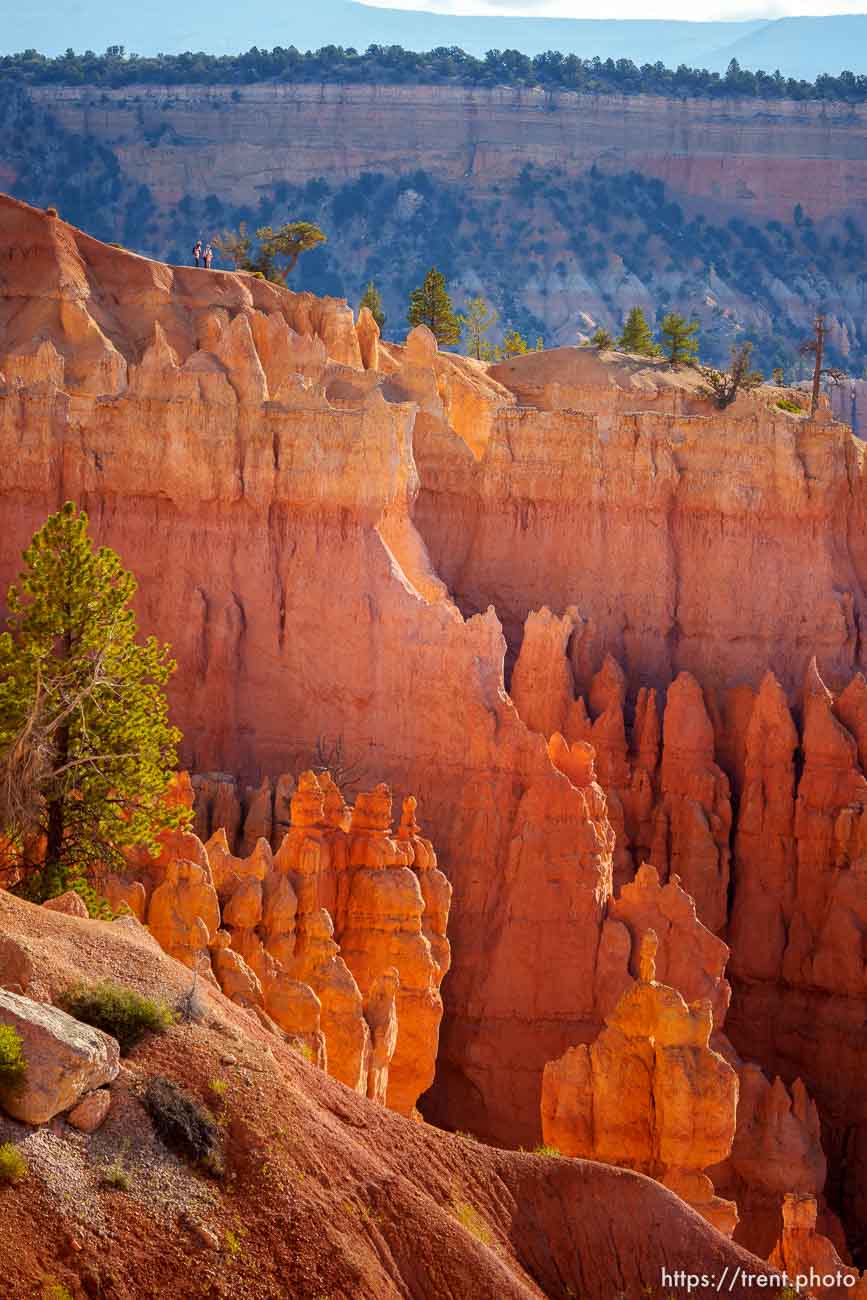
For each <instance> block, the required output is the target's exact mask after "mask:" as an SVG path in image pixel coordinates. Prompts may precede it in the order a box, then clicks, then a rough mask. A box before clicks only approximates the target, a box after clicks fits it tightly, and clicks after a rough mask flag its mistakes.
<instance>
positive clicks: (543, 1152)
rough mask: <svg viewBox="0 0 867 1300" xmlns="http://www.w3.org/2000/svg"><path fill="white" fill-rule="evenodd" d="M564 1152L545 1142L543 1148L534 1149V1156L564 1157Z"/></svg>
mask: <svg viewBox="0 0 867 1300" xmlns="http://www.w3.org/2000/svg"><path fill="white" fill-rule="evenodd" d="M562 1154H563V1152H562V1151H561V1150H560V1148H559V1147H553V1146H550V1145H549V1143H547V1142H543V1143H542V1144H541V1146H538V1147H534V1148H533V1155H534V1156H562Z"/></svg>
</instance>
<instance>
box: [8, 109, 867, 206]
mask: <svg viewBox="0 0 867 1300" xmlns="http://www.w3.org/2000/svg"><path fill="white" fill-rule="evenodd" d="M31 93H32V95H33V98H34V100H35V102H36V103H37V104H42V105H44V106H46V107H50V108H51V110H52V112H53V113H54V114H55V115H56V117H57V119H58V120H59V122H60V123H61V125H62V126H63V127H64V128H65V129H66V130H69V131H73V132H75V133H76V134H84V135H91V136H93V138H94V139H95V140H97V141H98V142H99V143H100V144H103V145H107V146H108V147H110V148H112V149H115V150H117V152H118V155H119V157H120V158H121V161H122V163H123V166H124V168H125V169H126V170H127V171H128V172H130V174H131V175H132V176H134V177H135V178H136V179H137V180H138V181H140V182H144V183H146V184H147V185H148V186H149V187H150V188H151V190H152V191H153V193H154V196H155V198H156V199H157V201H158V202H159V203H177V202H178V200H179V199H181V198H182V197H183V196H184V195H185V194H190V195H193V196H200V197H204V196H205V195H207V194H212V193H217V194H220V195H221V196H223V197H225V198H228V199H229V200H231V201H233V202H236V203H244V202H249V200H250V198H251V195H253V194H254V193H256V192H257V191H261V190H262V189H264V188H266V187H267V186H269V185H271V184H273V182H274V181H275V180H279V179H281V178H291V179H292V181H293V183H295V182H298V181H300V182H302V183H303V182H304V181H306V180H313V179H315V178H317V177H320V176H326V177H328V178H329V179H334V180H338V181H341V180H348V179H350V178H352V177H355V176H358V175H359V174H360V173H362V172H366V171H367V172H379V171H395V172H405V173H408V174H411V173H413V172H414V171H416V170H418V168H419V166H424V168H425V169H426V170H427V171H429V172H430V173H431V175H433V176H435V177H437V178H439V179H443V180H461V181H463V182H465V183H469V185H470V186H471V187H479V186H481V187H482V188H484V187H490V186H492V185H495V184H496V183H497V182H502V181H504V180H508V179H510V178H512V177H514V176H516V175H517V173H518V172H520V171H521V168H522V167H523V166H524V164H525V163H527V162H530V163H533V164H534V165H536V166H538V167H540V168H550V167H553V166H559V167H562V168H563V169H564V171H565V173H566V175H567V176H568V175H575V174H578V173H580V172H584V171H586V170H587V169H588V168H590V167H591V166H592V165H593V164H594V163H596V164H598V165H600V166H602V167H603V168H604V169H607V170H611V171H622V172H628V171H630V170H632V169H635V170H638V171H641V172H645V173H647V174H649V175H651V176H656V177H659V179H660V180H663V181H665V182H666V183H667V184H669V185H671V187H672V188H673V189H674V190H676V191H678V192H679V193H682V194H683V195H685V196H688V197H691V198H694V199H697V200H699V201H700V202H701V203H702V204H704V205H705V208H706V210H707V211H708V212H711V211H714V212H716V211H717V210H718V209H719V206H720V205H723V206H728V207H730V208H731V210H732V211H735V210H737V211H739V212H747V213H753V214H760V215H762V216H764V217H777V218H782V219H784V220H787V219H788V218H789V217H790V216H791V212H792V209H793V207H794V206H795V204H796V203H800V204H801V205H802V206H803V207H804V208H806V209H807V210H808V211H809V212H810V213H811V214H812V215H813V216H814V217H818V218H821V217H824V216H826V215H827V214H828V213H831V212H835V211H838V210H840V209H841V208H848V207H854V206H856V205H857V204H858V203H863V202H864V200H865V199H867V162H865V161H864V158H863V150H862V149H861V146H860V139H861V134H862V132H863V130H864V126H865V121H867V109H865V108H864V106H863V105H856V106H850V105H839V104H822V103H795V102H788V101H783V102H780V103H776V102H774V103H760V102H759V101H756V100H748V99H744V100H734V101H732V100H726V101H723V102H716V101H708V100H697V99H696V100H683V101H675V100H665V99H661V98H658V97H654V96H640V95H639V96H617V95H579V94H573V93H557V94H552V93H547V92H545V91H542V90H530V89H527V90H521V89H514V90H513V89H499V88H497V89H473V88H468V87H463V86H461V87H454V86H329V85H323V86H308V85H297V86H291V85H286V86H273V85H269V86H261V85H253V86H245V87H244V88H243V89H241V90H237V89H236V90H232V89H231V88H230V87H226V86H215V87H210V86H206V87H203V86H135V87H121V88H119V89H116V90H108V91H106V92H105V93H103V92H102V91H101V90H100V91H98V92H97V91H95V90H94V89H92V88H88V87H36V88H34V89H33V91H32V92H31ZM397 121H399V122H400V124H401V129H400V131H396V130H395V129H394V126H395V122H397ZM154 135H157V136H158V137H159V138H157V139H154V138H153V137H154Z"/></svg>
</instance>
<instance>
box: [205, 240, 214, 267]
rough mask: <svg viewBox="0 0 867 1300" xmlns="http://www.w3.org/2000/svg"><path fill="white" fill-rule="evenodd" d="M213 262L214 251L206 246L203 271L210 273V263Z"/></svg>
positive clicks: (209, 246)
mask: <svg viewBox="0 0 867 1300" xmlns="http://www.w3.org/2000/svg"><path fill="white" fill-rule="evenodd" d="M213 260H214V250H213V248H211V245H210V244H208V245H207V247H206V248H205V270H206V271H210V269H211V263H212V262H213Z"/></svg>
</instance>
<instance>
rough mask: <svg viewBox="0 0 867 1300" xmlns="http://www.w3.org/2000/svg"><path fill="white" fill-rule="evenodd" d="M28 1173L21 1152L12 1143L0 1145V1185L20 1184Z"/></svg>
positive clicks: (28, 1170)
mask: <svg viewBox="0 0 867 1300" xmlns="http://www.w3.org/2000/svg"><path fill="white" fill-rule="evenodd" d="M29 1172H30V1167H29V1165H28V1164H27V1161H26V1160H25V1159H24V1157H23V1155H22V1154H21V1152H20V1151H19V1150H18V1148H17V1146H15V1144H14V1143H12V1142H2V1143H0V1183H20V1182H21V1180H22V1179H23V1178H26V1177H27V1175H28V1173H29Z"/></svg>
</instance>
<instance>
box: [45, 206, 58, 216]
mask: <svg viewBox="0 0 867 1300" xmlns="http://www.w3.org/2000/svg"><path fill="white" fill-rule="evenodd" d="M45 215H46V217H56V216H57V208H46V209H45Z"/></svg>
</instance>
